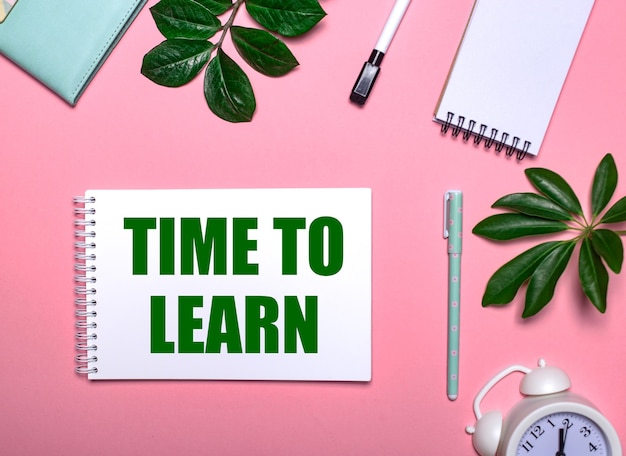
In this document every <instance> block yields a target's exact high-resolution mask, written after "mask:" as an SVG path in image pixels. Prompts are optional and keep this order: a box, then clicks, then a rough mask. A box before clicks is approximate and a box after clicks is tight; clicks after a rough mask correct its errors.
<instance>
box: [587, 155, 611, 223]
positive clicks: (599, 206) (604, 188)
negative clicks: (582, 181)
mask: <svg viewBox="0 0 626 456" xmlns="http://www.w3.org/2000/svg"><path fill="white" fill-rule="evenodd" d="M616 187H617V167H616V166H615V160H614V159H613V156H612V155H611V154H606V155H605V156H604V158H602V160H601V161H600V164H599V165H598V168H597V169H596V174H595V175H594V178H593V184H592V187H591V212H592V215H593V216H594V217H596V216H597V215H598V214H599V213H600V212H602V210H603V209H604V208H605V207H606V205H607V204H608V203H609V201H610V200H611V197H612V196H613V193H614V192H615V188H616Z"/></svg>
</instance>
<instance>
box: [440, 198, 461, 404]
mask: <svg viewBox="0 0 626 456" xmlns="http://www.w3.org/2000/svg"><path fill="white" fill-rule="evenodd" d="M443 213H444V218H443V224H444V226H443V237H444V239H447V241H448V242H447V245H448V249H447V250H448V373H447V375H448V376H447V393H448V399H450V400H451V401H453V400H455V399H456V398H457V397H458V395H459V330H460V310H461V250H462V247H463V237H462V236H463V192H461V191H459V190H449V191H447V192H446V193H445V196H444V211H443Z"/></svg>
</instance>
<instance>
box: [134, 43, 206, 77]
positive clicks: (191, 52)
mask: <svg viewBox="0 0 626 456" xmlns="http://www.w3.org/2000/svg"><path fill="white" fill-rule="evenodd" d="M212 51H213V45H212V44H211V43H209V42H208V41H195V40H166V41H163V42H162V43H161V44H159V45H158V46H156V47H155V48H153V49H152V50H151V51H149V52H148V53H147V54H146V55H145V56H144V58H143V64H142V65H141V74H143V75H144V76H145V77H147V78H148V79H150V80H151V81H153V82H155V83H157V84H160V85H163V86H167V87H179V86H181V85H183V84H186V83H188V82H189V81H191V80H192V79H193V78H194V77H195V76H196V75H197V74H198V73H199V72H200V70H201V69H202V67H203V66H204V65H205V64H206V63H207V62H208V61H209V59H210V58H211V52H212Z"/></svg>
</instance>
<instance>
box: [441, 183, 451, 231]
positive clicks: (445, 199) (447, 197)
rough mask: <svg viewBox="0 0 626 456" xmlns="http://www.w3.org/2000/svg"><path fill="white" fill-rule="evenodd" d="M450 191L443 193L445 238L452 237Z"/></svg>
mask: <svg viewBox="0 0 626 456" xmlns="http://www.w3.org/2000/svg"><path fill="white" fill-rule="evenodd" d="M448 226H450V192H446V193H444V195H443V238H444V239H448V237H450V231H448Z"/></svg>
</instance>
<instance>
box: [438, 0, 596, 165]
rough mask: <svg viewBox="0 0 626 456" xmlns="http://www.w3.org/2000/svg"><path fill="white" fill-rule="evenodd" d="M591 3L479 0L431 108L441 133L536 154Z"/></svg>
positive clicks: (510, 151) (590, 0)
mask: <svg viewBox="0 0 626 456" xmlns="http://www.w3.org/2000/svg"><path fill="white" fill-rule="evenodd" d="M593 3H594V0H476V1H475V3H474V8H473V10H472V14H471V16H470V18H469V21H468V23H467V27H466V29H465V33H464V35H463V39H462V41H461V44H460V46H459V48H458V51H457V54H456V57H455V59H454V62H453V64H452V67H451V69H450V73H449V74H448V78H447V81H446V84H445V86H444V89H443V92H442V94H441V97H440V99H439V103H438V104H437V107H436V108H435V116H434V119H433V120H434V121H435V122H438V123H440V124H442V132H443V133H446V132H447V131H448V130H451V132H452V135H454V136H457V135H459V134H462V137H463V139H464V140H466V141H467V140H469V139H470V138H472V137H473V140H474V142H475V143H476V144H479V143H480V142H481V141H484V144H485V146H486V147H487V148H489V147H491V146H494V147H495V149H496V150H497V151H498V152H499V151H501V150H502V149H503V148H504V150H505V151H506V153H507V155H512V154H513V153H516V154H517V156H518V158H523V157H524V156H525V155H526V154H531V155H537V154H538V153H539V150H540V148H541V144H542V142H543V139H544V136H545V134H546V130H547V128H548V124H549V122H550V119H551V117H552V114H553V112H554V108H555V106H556V103H557V100H558V98H559V95H560V93H561V88H562V87H563V83H564V82H565V78H566V76H567V73H568V71H569V68H570V65H571V62H572V59H573V58H574V54H575V52H576V49H577V47H578V43H579V41H580V38H581V36H582V33H583V30H584V28H585V25H586V23H587V19H588V18H589V14H590V13H591V9H592V7H593Z"/></svg>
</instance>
